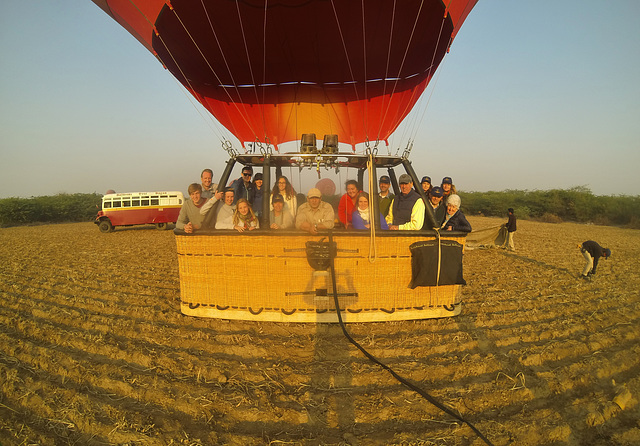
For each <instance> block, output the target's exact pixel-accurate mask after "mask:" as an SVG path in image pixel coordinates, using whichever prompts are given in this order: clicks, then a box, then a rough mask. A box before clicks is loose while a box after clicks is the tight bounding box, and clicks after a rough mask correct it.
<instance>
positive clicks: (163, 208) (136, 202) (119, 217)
mask: <svg viewBox="0 0 640 446" xmlns="http://www.w3.org/2000/svg"><path fill="white" fill-rule="evenodd" d="M183 202H184V196H183V195H182V192H177V191H165V192H126V193H120V194H107V195H105V196H103V197H102V210H101V211H99V212H98V216H97V217H96V220H95V222H94V223H95V224H97V225H98V228H99V229H100V232H111V231H113V228H115V227H116V226H133V225H148V224H154V225H156V228H158V229H166V228H167V223H175V222H176V221H177V220H178V214H180V208H181V207H182V203H183Z"/></svg>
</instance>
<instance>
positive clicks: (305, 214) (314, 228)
mask: <svg viewBox="0 0 640 446" xmlns="http://www.w3.org/2000/svg"><path fill="white" fill-rule="evenodd" d="M334 217H335V213H334V212H333V208H332V207H331V205H330V204H329V203H325V202H324V201H322V194H321V193H320V190H319V189H317V188H315V187H314V188H312V189H310V190H309V193H308V194H307V202H306V203H303V204H301V205H300V207H299V208H298V212H297V214H296V228H298V229H302V230H303V231H307V232H308V233H310V234H313V235H316V234H317V233H318V230H319V229H331V228H333V225H334V222H333V219H334Z"/></svg>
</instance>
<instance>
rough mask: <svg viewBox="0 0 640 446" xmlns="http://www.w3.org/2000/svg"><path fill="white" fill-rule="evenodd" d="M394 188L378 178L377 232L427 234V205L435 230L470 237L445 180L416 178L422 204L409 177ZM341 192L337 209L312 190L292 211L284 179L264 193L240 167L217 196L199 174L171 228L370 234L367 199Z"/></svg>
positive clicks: (352, 188)
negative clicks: (266, 203)
mask: <svg viewBox="0 0 640 446" xmlns="http://www.w3.org/2000/svg"><path fill="white" fill-rule="evenodd" d="M252 177H253V180H252ZM398 185H399V189H400V193H399V194H398V195H394V194H393V193H392V192H391V191H390V186H391V180H390V178H389V177H388V176H386V175H383V176H381V177H380V182H379V194H378V206H377V209H376V211H377V213H378V216H377V218H378V219H379V222H380V228H381V229H385V230H386V229H388V230H419V229H433V228H432V226H433V224H432V222H431V221H430V219H427V218H425V215H426V212H429V210H428V209H427V206H431V209H432V210H433V213H432V215H433V216H434V220H435V223H436V225H435V228H437V229H440V230H445V231H462V232H471V225H470V224H469V222H468V221H467V219H466V217H465V216H464V214H463V213H462V211H460V205H461V200H460V197H459V196H458V195H457V194H456V189H455V186H454V185H453V181H452V180H451V178H450V177H445V178H443V180H442V184H441V185H440V186H433V187H432V186H431V179H430V178H429V177H428V176H425V177H423V178H422V189H423V190H424V192H425V195H426V196H427V199H428V200H427V202H426V203H425V201H424V200H423V199H422V198H421V196H420V194H419V193H418V192H417V191H416V190H415V189H414V186H413V180H412V179H411V177H410V176H409V175H407V174H402V175H400V177H399V178H398ZM345 189H346V192H345V194H344V195H342V196H341V197H340V201H339V202H338V205H337V209H334V207H333V206H332V205H331V204H330V203H328V202H326V201H323V200H322V192H321V191H320V190H319V189H318V188H315V187H314V188H311V189H310V190H309V191H308V193H307V195H306V201H305V202H304V203H301V204H300V205H299V206H298V195H297V194H296V192H295V190H294V188H293V186H292V185H291V183H290V182H289V180H288V179H287V177H286V176H280V177H278V178H277V181H276V182H275V184H274V186H273V188H272V189H271V190H265V187H264V184H263V178H262V174H261V173H257V174H256V175H255V176H254V175H253V168H252V167H251V166H244V167H243V169H242V176H241V177H240V178H238V179H236V180H234V181H233V182H232V183H231V184H230V185H229V186H228V187H227V188H225V189H224V190H223V191H218V185H217V184H216V183H214V182H213V171H212V170H211V169H205V170H203V171H202V174H201V183H192V184H191V185H189V189H188V193H189V198H190V199H189V200H186V201H185V203H184V204H183V206H182V209H181V210H180V215H179V216H178V221H177V222H176V228H177V229H179V230H183V231H184V232H186V233H193V232H195V231H198V230H200V229H230V230H234V229H235V230H236V231H239V232H244V231H253V230H255V229H259V228H260V227H261V223H262V224H263V225H265V224H268V225H269V227H270V228H271V229H294V228H295V229H301V230H304V231H307V232H309V233H311V234H317V233H318V231H319V230H323V229H331V228H334V227H336V226H339V227H343V228H347V229H370V228H371V224H372V222H373V221H375V220H374V218H376V216H374V215H372V208H371V206H370V196H369V194H368V193H367V192H364V191H362V190H360V187H359V185H358V182H357V181H355V180H348V181H347V182H346V183H345ZM304 198H305V197H302V199H304ZM265 199H268V200H269V204H270V207H269V209H270V215H269V218H268V219H267V218H263V217H266V216H262V215H261V211H262V203H263V200H265ZM301 201H302V200H301ZM267 222H268V223H267Z"/></svg>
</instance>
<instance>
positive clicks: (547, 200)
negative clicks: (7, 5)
mask: <svg viewBox="0 0 640 446" xmlns="http://www.w3.org/2000/svg"><path fill="white" fill-rule="evenodd" d="M458 194H459V195H460V197H461V198H462V211H463V212H464V213H465V214H466V215H468V216H476V215H479V216H485V217H504V216H505V215H506V212H507V209H508V208H513V209H514V210H515V214H516V216H517V217H518V218H519V219H524V220H536V221H542V222H547V223H561V222H564V221H568V222H578V223H594V224H598V225H609V226H620V227H625V228H633V229H640V196H630V195H606V196H605V195H593V193H592V192H591V191H590V190H589V189H588V188H587V187H584V186H578V187H573V188H570V189H552V190H534V191H528V190H505V191H500V192H493V191H490V192H464V191H460V192H458ZM101 202H102V195H101V194H97V193H92V194H80V193H78V194H57V195H48V196H41V197H31V198H3V199H0V227H8V226H18V225H29V224H45V223H63V222H88V221H93V220H94V219H95V217H96V214H97V211H98V208H99V207H100V204H101Z"/></svg>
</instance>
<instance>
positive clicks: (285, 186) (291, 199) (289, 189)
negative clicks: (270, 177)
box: [271, 176, 298, 220]
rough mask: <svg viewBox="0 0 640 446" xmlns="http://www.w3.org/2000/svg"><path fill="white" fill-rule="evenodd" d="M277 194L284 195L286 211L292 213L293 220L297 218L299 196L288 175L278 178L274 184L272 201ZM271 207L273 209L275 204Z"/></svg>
mask: <svg viewBox="0 0 640 446" xmlns="http://www.w3.org/2000/svg"><path fill="white" fill-rule="evenodd" d="M275 194H280V195H282V198H283V200H284V211H285V212H287V213H289V214H290V215H291V219H292V220H295V218H296V212H297V211H298V197H297V194H296V191H295V189H294V188H293V186H292V185H291V183H290V182H289V179H288V178H287V177H285V176H282V177H280V178H278V181H276V184H274V185H273V189H272V190H271V200H272V203H273V196H274V195H275ZM271 209H273V205H272V206H271Z"/></svg>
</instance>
